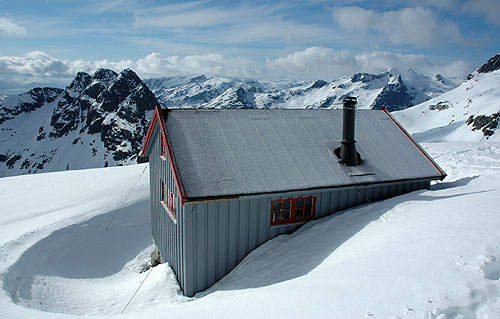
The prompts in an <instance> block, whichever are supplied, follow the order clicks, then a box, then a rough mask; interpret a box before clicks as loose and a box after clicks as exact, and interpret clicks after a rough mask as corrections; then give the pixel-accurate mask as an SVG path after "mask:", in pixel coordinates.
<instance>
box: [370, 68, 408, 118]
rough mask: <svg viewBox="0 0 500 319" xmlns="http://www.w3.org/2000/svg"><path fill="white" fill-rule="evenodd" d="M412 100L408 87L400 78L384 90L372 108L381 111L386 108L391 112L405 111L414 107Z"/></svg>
mask: <svg viewBox="0 0 500 319" xmlns="http://www.w3.org/2000/svg"><path fill="white" fill-rule="evenodd" d="M410 98H411V97H410V94H409V93H408V89H407V87H406V85H405V84H404V83H403V81H402V79H401V76H398V77H397V79H396V81H394V82H393V83H388V84H387V85H386V86H385V87H384V88H383V89H382V92H381V93H380V94H379V95H378V96H377V98H376V99H375V101H373V103H372V105H371V108H372V109H375V110H380V109H382V108H384V107H385V108H386V109H387V110H388V111H389V112H392V111H398V110H404V109H406V108H408V107H411V106H413V104H412V103H411V102H410Z"/></svg>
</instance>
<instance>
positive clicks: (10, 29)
mask: <svg viewBox="0 0 500 319" xmlns="http://www.w3.org/2000/svg"><path fill="white" fill-rule="evenodd" d="M25 35H26V29H25V28H23V27H21V26H19V25H17V24H15V23H14V22H13V21H12V20H10V19H7V18H1V17H0V37H22V36H25Z"/></svg>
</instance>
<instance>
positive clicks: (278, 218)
mask: <svg viewBox="0 0 500 319" xmlns="http://www.w3.org/2000/svg"><path fill="white" fill-rule="evenodd" d="M279 221H280V213H279V212H278V213H273V222H279Z"/></svg>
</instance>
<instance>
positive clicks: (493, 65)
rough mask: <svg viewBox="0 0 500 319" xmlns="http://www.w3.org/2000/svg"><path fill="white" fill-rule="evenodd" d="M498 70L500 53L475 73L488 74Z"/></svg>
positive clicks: (499, 67)
mask: <svg viewBox="0 0 500 319" xmlns="http://www.w3.org/2000/svg"><path fill="white" fill-rule="evenodd" d="M498 69H500V53H499V54H497V55H495V56H494V57H492V58H491V59H489V60H488V62H486V63H485V64H483V65H482V66H480V67H479V69H477V73H489V72H493V71H496V70H498Z"/></svg>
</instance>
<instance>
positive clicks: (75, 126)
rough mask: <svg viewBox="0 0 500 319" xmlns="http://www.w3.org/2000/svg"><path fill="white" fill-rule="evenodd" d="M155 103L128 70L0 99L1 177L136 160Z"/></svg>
mask: <svg viewBox="0 0 500 319" xmlns="http://www.w3.org/2000/svg"><path fill="white" fill-rule="evenodd" d="M157 104H158V101H157V99H156V97H155V96H154V94H153V93H152V92H151V91H150V90H149V88H148V87H147V86H146V85H145V84H144V83H143V82H142V80H141V79H140V78H139V77H138V76H137V74H135V72H134V71H132V70H130V69H125V70H123V71H122V72H120V73H119V74H118V73H116V72H114V71H111V70H107V69H98V70H97V71H96V72H95V73H94V74H92V75H90V74H87V73H84V72H80V73H78V74H77V75H76V77H75V79H74V80H73V81H72V83H71V84H70V85H69V86H68V87H66V88H65V89H53V88H36V89H33V90H31V91H29V92H27V93H24V94H20V95H17V96H3V98H1V99H0V132H1V133H2V138H1V139H0V176H8V175H17V174H25V173H35V172H45V171H56V170H63V169H75V168H89V167H103V166H107V165H110V166H113V165H123V164H129V163H133V162H136V161H137V156H138V153H139V150H140V147H141V144H142V142H143V136H144V135H145V132H146V130H147V128H148V124H149V119H150V117H151V115H152V111H153V110H154V107H155V105H157Z"/></svg>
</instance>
